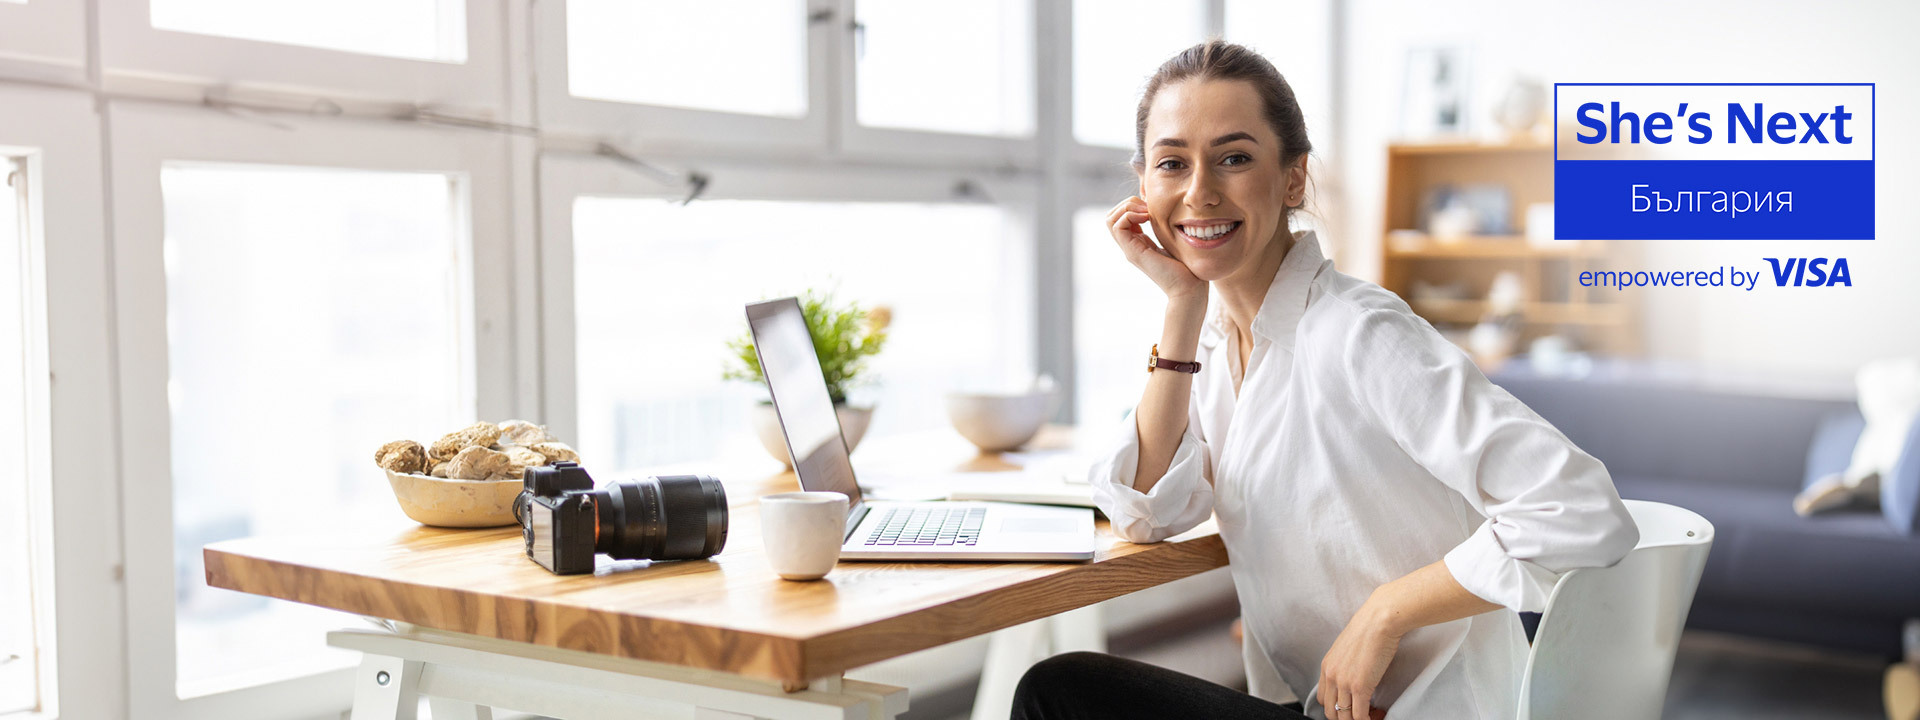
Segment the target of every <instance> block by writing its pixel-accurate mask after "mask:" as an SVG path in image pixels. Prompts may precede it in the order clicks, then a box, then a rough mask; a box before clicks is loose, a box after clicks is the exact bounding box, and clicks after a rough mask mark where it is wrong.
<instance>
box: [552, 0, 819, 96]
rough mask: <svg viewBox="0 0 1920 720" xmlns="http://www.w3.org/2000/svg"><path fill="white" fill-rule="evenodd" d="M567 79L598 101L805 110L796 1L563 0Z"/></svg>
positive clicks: (802, 21)
mask: <svg viewBox="0 0 1920 720" xmlns="http://www.w3.org/2000/svg"><path fill="white" fill-rule="evenodd" d="M566 11H567V29H566V30H567V85H568V88H567V89H568V90H569V91H570V92H571V93H572V94H573V95H576V96H579V97H585V98H594V99H598V100H615V101H620V102H631V103H644V104H648V105H666V106H670V107H681V108H697V109H703V110H721V111H726V112H735V113H748V114H755V115H774V116H780V117H801V116H804V115H806V114H807V97H808V96H807V77H808V73H807V6H806V3H805V2H803V0H724V2H694V3H676V2H634V1H633V0H566Z"/></svg>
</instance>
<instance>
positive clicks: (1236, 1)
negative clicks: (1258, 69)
mask: <svg viewBox="0 0 1920 720" xmlns="http://www.w3.org/2000/svg"><path fill="white" fill-rule="evenodd" d="M1226 20H1227V22H1226V27H1227V40H1229V41H1231V42H1237V43H1240V44H1242V45H1246V46H1247V47H1250V48H1253V50H1254V51H1255V52H1258V53H1260V54H1261V55H1263V56H1265V57H1266V58H1267V60H1268V61H1270V62H1272V63H1273V66H1274V68H1276V69H1278V70H1279V71H1280V74H1281V75H1282V76H1284V77H1285V78H1286V79H1287V86H1288V87H1291V88H1293V96H1294V99H1296V100H1298V101H1299V102H1300V111H1301V113H1303V114H1304V115H1306V120H1307V135H1308V137H1309V138H1310V139H1313V140H1316V141H1317V140H1319V139H1320V138H1321V136H1322V134H1323V133H1324V132H1325V129H1326V127H1327V125H1328V123H1329V120H1328V117H1329V115H1328V113H1329V112H1331V111H1332V109H1333V87H1332V84H1333V83H1332V80H1333V71H1332V66H1331V63H1332V61H1333V49H1332V41H1331V40H1330V39H1329V38H1331V37H1332V36H1333V32H1332V30H1331V28H1332V27H1333V18H1332V17H1331V9H1330V8H1329V4H1328V3H1324V2H1311V3H1277V2H1271V0H1227V17H1226ZM1320 150H1321V152H1325V151H1326V149H1325V148H1321V149H1320Z"/></svg>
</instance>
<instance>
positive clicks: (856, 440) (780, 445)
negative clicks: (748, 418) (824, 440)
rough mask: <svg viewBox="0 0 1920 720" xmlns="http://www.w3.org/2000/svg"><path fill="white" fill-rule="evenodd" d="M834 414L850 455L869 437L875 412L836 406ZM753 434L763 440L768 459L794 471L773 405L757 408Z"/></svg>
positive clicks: (762, 404) (754, 413)
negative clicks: (868, 430)
mask: <svg viewBox="0 0 1920 720" xmlns="http://www.w3.org/2000/svg"><path fill="white" fill-rule="evenodd" d="M833 413H834V415H837V416H839V418H840V437H841V438H843V439H845V440H846V441H847V452H849V453H851V452H853V449H854V447H856V446H858V445H859V444H860V438H862V437H865V436H866V434H867V424H868V423H870V422H873V408H870V407H865V408H859V407H853V406H850V405H847V404H846V403H836V404H835V405H834V406H833ZM753 430H754V433H755V434H756V435H758V436H759V437H760V446H761V447H764V448H766V449H767V454H768V455H771V456H773V459H775V460H779V461H780V462H781V463H784V464H785V465H786V466H787V467H793V459H792V458H791V457H789V456H788V454H787V436H786V433H784V432H783V431H781V429H780V415H779V414H778V413H776V412H774V411H773V404H772V403H760V404H759V405H757V406H755V407H754V409H753Z"/></svg>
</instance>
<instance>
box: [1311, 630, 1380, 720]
mask: <svg viewBox="0 0 1920 720" xmlns="http://www.w3.org/2000/svg"><path fill="white" fill-rule="evenodd" d="M1371 605H1372V603H1368V606H1363V607H1362V608H1361V609H1360V612H1357V613H1354V616H1353V619H1352V620H1349V621H1347V627H1346V629H1344V630H1341V631H1340V636H1339V637H1337V638H1334V641H1333V647H1332V648H1331V649H1329V650H1327V656H1326V657H1325V658H1323V659H1321V661H1320V687H1319V689H1318V690H1317V691H1316V694H1317V695H1318V696H1319V699H1320V704H1321V705H1322V706H1324V707H1325V708H1326V710H1327V718H1328V719H1329V720H1362V719H1363V718H1366V719H1371V720H1379V719H1380V718H1384V717H1386V715H1387V711H1386V710H1385V709H1383V708H1378V707H1374V706H1373V704H1372V703H1373V693H1374V690H1375V689H1376V688H1378V687H1379V686H1380V678H1381V677H1383V676H1385V675H1386V674H1387V665H1389V664H1391V663H1392V662H1393V655H1394V653H1396V652H1398V651H1399V649H1400V635H1399V634H1398V633H1397V632H1396V631H1395V630H1394V629H1393V628H1391V627H1390V626H1389V623H1388V622H1387V621H1386V619H1385V617H1384V616H1383V615H1382V614H1381V613H1380V612H1378V611H1376V609H1375V608H1373V607H1371ZM1336 707H1338V708H1341V709H1339V710H1335V709H1334V708H1336Z"/></svg>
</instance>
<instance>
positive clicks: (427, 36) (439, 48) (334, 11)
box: [151, 0, 467, 63]
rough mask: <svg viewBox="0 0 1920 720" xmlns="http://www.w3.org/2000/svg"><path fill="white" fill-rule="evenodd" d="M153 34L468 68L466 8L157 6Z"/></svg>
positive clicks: (363, 1) (218, 1) (424, 3)
mask: <svg viewBox="0 0 1920 720" xmlns="http://www.w3.org/2000/svg"><path fill="white" fill-rule="evenodd" d="M151 2H152V19H153V26H154V27H155V28H159V29H161V30H178V31H181V32H190V33H198V34H201V35H218V36H220V37H230V38H240V39H242V40H260V41H263V42H271V43H280V44H283V45H301V46H305V47H317V48H326V49H328V50H344V51H346V52H354V53H363V54H367V55H383V56H388V57H398V58H411V59H415V60H438V61H442V62H452V63H459V62H466V60H467V20H466V17H467V6H466V2H465V0H324V1H322V0H299V1H297V2H290V1H287V0H281V1H280V2H261V1H260V0H151Z"/></svg>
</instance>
